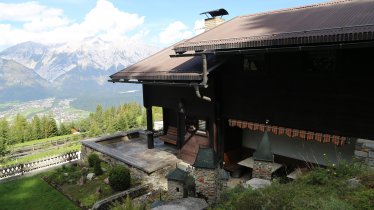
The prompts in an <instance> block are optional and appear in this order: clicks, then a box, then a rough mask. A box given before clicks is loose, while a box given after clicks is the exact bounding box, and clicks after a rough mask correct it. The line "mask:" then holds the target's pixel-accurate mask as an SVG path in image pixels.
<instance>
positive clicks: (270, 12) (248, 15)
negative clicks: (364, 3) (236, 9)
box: [237, 0, 355, 18]
mask: <svg viewBox="0 0 374 210" xmlns="http://www.w3.org/2000/svg"><path fill="white" fill-rule="evenodd" d="M352 1H355V0H333V1H327V2H320V3H315V4H309V5H303V6H296V7H290V8H285V9H277V10H271V11H265V12H258V13H252V14H247V15H240V16H237V17H238V18H244V17H251V16H258V15H268V14H276V13H281V12H289V11H295V10H302V9H308V8H315V7H323V6H330V5H335V4H342V3H346V2H352Z"/></svg>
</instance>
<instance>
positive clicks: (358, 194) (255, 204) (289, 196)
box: [214, 163, 374, 210]
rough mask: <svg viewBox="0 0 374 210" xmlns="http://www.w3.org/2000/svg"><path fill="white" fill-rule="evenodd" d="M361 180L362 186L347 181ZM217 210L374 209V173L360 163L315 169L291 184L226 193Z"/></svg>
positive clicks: (239, 188) (235, 189)
mask: <svg viewBox="0 0 374 210" xmlns="http://www.w3.org/2000/svg"><path fill="white" fill-rule="evenodd" d="M355 177H356V178H358V179H359V180H361V181H360V184H359V186H357V187H351V186H350V185H349V184H348V183H347V180H349V179H352V178H355ZM214 209H326V210H327V209H328V210H330V209H331V210H334V209H336V210H340V209H345V210H346V209H360V210H365V209H366V210H371V209H374V171H373V170H371V169H369V168H367V167H365V166H364V165H362V164H360V163H352V164H346V163H341V164H340V165H339V166H336V167H335V166H332V167H328V168H326V169H323V168H316V169H314V170H312V171H311V172H310V173H309V174H307V175H305V176H304V177H302V178H300V179H298V180H295V181H293V182H289V183H280V182H279V181H273V183H272V185H271V186H270V187H267V188H264V189H259V190H252V189H245V188H243V187H237V188H234V189H232V190H228V191H226V192H225V193H224V194H223V196H222V197H221V200H220V201H219V202H218V204H217V205H216V206H215V207H214Z"/></svg>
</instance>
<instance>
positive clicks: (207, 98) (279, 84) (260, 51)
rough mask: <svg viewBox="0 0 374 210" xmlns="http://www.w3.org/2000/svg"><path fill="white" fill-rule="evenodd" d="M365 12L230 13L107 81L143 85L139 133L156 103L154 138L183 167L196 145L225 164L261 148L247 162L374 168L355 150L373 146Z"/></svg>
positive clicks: (370, 47) (325, 8) (372, 4)
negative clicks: (159, 119) (359, 163)
mask: <svg viewBox="0 0 374 210" xmlns="http://www.w3.org/2000/svg"><path fill="white" fill-rule="evenodd" d="M373 11H374V1H372V0H342V1H333V2H327V3H320V4H315V5H308V6H303V7H298V8H291V9H284V10H277V11H270V12H263V13H258V14H249V15H243V16H238V17H235V18H233V19H231V20H229V21H226V22H224V23H222V24H220V25H218V26H216V27H213V28H212V29H209V30H206V31H205V32H204V33H202V34H200V35H197V36H195V37H193V38H191V39H188V40H184V41H181V42H179V43H176V44H174V45H173V46H170V47H168V48H166V49H164V50H162V51H160V52H159V53H157V54H155V55H152V56H150V57H148V58H146V59H144V60H142V61H140V62H138V63H136V64H134V65H132V66H130V67H128V68H126V69H124V70H122V71H119V72H118V73H115V74H113V75H111V76H110V78H111V80H110V81H111V82H115V83H119V82H124V83H137V84H142V85H143V101H144V106H145V107H146V109H147V119H148V120H147V122H148V126H147V130H148V131H153V128H152V123H150V122H151V119H152V109H151V107H152V106H158V107H162V108H163V121H164V134H165V135H164V136H162V137H160V139H161V140H164V141H165V142H167V143H170V144H175V145H176V147H177V148H179V149H180V156H181V158H182V159H183V160H185V161H186V162H188V163H190V164H193V163H195V162H196V160H195V159H196V155H197V153H198V150H199V148H211V149H213V150H214V151H215V153H216V154H217V159H218V162H219V163H220V165H221V166H222V165H223V162H225V164H226V167H227V168H230V167H231V166H235V165H236V164H237V163H238V162H240V161H241V160H242V159H244V158H248V157H252V156H253V153H254V152H255V151H256V150H257V149H258V148H260V149H261V148H265V149H261V150H260V151H258V153H257V154H255V158H256V156H258V157H267V158H268V157H269V155H268V154H271V155H274V156H273V158H274V162H276V163H280V164H286V165H287V164H291V165H292V164H302V163H304V162H310V163H315V164H321V165H326V164H327V162H326V159H328V160H329V161H331V162H333V163H336V162H338V161H339V160H340V159H348V160H350V159H351V158H352V157H353V156H355V155H356V156H360V155H361V156H360V157H361V158H364V159H365V158H366V159H365V160H366V161H370V160H372V161H373V162H372V164H373V165H374V159H370V157H371V156H370V157H369V155H368V154H363V153H360V151H358V149H357V148H358V146H357V145H358V144H359V143H361V146H362V142H363V141H364V145H370V143H371V145H373V144H374V142H373V141H370V139H374V85H373V81H372V80H373V79H372V77H371V73H370V72H371V71H372V70H373V68H374V59H373V55H374V54H373V53H374V12H373ZM214 17H215V16H214ZM214 17H213V18H214ZM210 19H212V18H210ZM267 120H268V121H269V123H268V124H266V121H267ZM264 133H266V138H263V136H264ZM261 139H266V143H262V142H260V141H261ZM152 141H153V138H152V137H151V135H150V137H149V148H152V147H153V142H152ZM260 143H261V144H260ZM270 145H271V146H270ZM373 149H374V147H373ZM261 151H263V152H264V153H267V154H259V153H261ZM372 154H374V153H372ZM365 155H366V157H365ZM373 158H374V157H373ZM270 159H271V158H270ZM267 161H268V159H267ZM269 161H272V160H269Z"/></svg>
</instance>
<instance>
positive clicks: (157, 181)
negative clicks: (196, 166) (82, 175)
mask: <svg viewBox="0 0 374 210" xmlns="http://www.w3.org/2000/svg"><path fill="white" fill-rule="evenodd" d="M92 152H96V153H97V154H98V155H99V157H100V159H101V160H102V161H104V162H106V163H108V164H109V165H112V166H113V165H117V164H119V165H124V166H126V167H127V168H129V169H130V173H131V177H132V178H134V179H138V180H142V182H143V183H144V184H150V185H151V186H152V188H153V189H162V190H167V180H166V178H165V176H166V174H168V172H169V171H170V170H172V169H173V166H167V167H164V168H162V169H160V170H157V171H155V172H153V173H151V174H148V173H146V172H144V171H142V170H139V169H138V168H135V167H132V166H131V165H128V164H126V163H123V162H121V161H119V160H117V159H115V158H113V157H110V156H108V155H106V154H103V153H101V152H98V151H96V150H94V149H92V148H90V147H87V146H85V145H82V147H81V159H82V160H84V161H87V158H88V155H89V154H90V153H92Z"/></svg>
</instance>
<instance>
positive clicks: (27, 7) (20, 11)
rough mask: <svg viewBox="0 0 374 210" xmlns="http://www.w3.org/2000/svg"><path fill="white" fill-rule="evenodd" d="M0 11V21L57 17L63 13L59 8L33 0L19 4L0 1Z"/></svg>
mask: <svg viewBox="0 0 374 210" xmlns="http://www.w3.org/2000/svg"><path fill="white" fill-rule="evenodd" d="M0 11H1V13H0V21H3V20H6V21H30V20H35V19H39V18H49V17H58V16H61V15H62V13H63V11H62V10H60V9H54V8H47V7H46V6H43V5H40V4H39V3H38V2H35V1H31V2H25V3H19V4H7V3H0Z"/></svg>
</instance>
